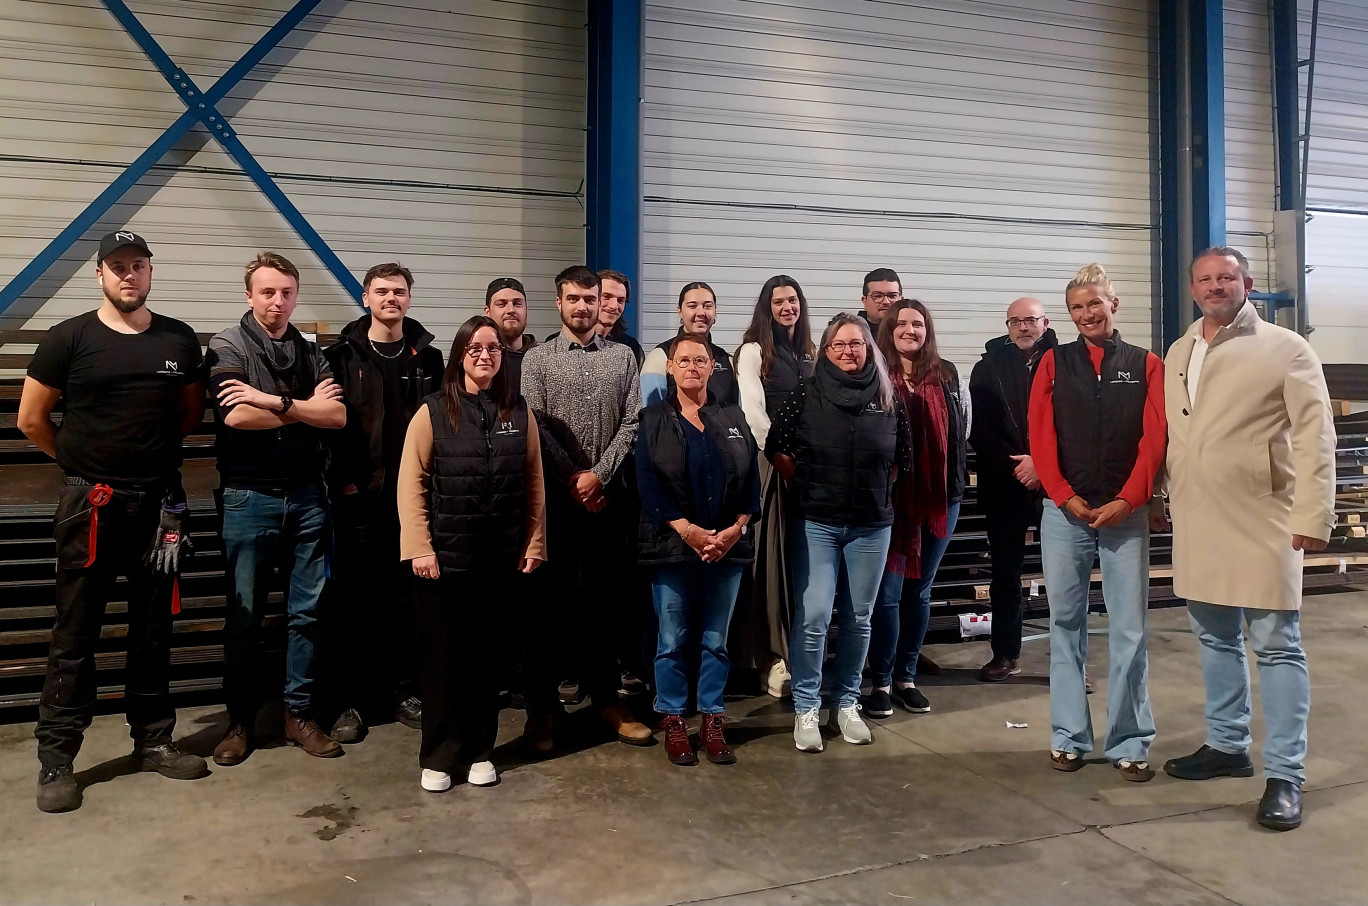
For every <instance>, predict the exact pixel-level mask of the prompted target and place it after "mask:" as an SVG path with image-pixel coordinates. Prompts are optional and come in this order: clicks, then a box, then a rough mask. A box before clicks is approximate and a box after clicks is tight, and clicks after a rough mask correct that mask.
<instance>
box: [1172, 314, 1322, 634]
mask: <svg viewBox="0 0 1368 906" xmlns="http://www.w3.org/2000/svg"><path fill="white" fill-rule="evenodd" d="M1201 329H1202V322H1201V321H1200V320H1199V321H1198V322H1197V323H1195V324H1193V325H1192V329H1191V330H1189V331H1188V332H1187V334H1186V335H1184V336H1183V337H1182V338H1181V339H1180V340H1178V341H1177V342H1176V343H1174V344H1173V346H1172V347H1170V349H1169V352H1168V356H1167V357H1166V358H1165V359H1164V406H1165V410H1166V412H1167V414H1168V429H1169V444H1168V461H1167V473H1168V487H1169V500H1170V510H1171V512H1172V517H1173V588H1174V592H1175V593H1176V594H1177V595H1178V596H1179V597H1182V598H1187V599H1189V600H1192V601H1204V602H1206V603H1208V604H1222V605H1226V606H1229V607H1256V608H1261V609H1265V610H1297V609H1299V608H1300V607H1301V597H1302V554H1301V552H1300V551H1294V550H1292V535H1293V534H1299V535H1306V536H1308V537H1311V538H1320V539H1321V540H1327V539H1329V537H1330V530H1331V529H1332V528H1333V527H1334V525H1335V428H1334V420H1333V416H1332V415H1331V412H1330V395H1329V392H1328V391H1327V390H1326V387H1325V375H1324V373H1323V372H1322V371H1321V364H1320V360H1319V359H1318V358H1317V357H1316V354H1315V353H1314V352H1313V351H1312V350H1311V346H1310V344H1309V343H1307V342H1306V340H1305V339H1303V338H1302V337H1301V336H1299V335H1297V334H1296V333H1293V332H1292V331H1290V330H1286V329H1284V328H1282V327H1278V326H1277V325H1275V324H1270V323H1268V322H1267V321H1264V320H1263V319H1261V318H1260V317H1259V314H1258V312H1257V311H1255V309H1254V306H1253V305H1252V304H1250V303H1248V302H1246V303H1245V305H1244V308H1242V309H1241V310H1240V313H1239V314H1238V315H1236V317H1235V321H1234V322H1233V323H1232V324H1231V325H1230V326H1229V327H1224V328H1222V329H1221V330H1220V331H1218V332H1217V334H1216V336H1214V337H1213V338H1212V340H1211V344H1210V347H1209V348H1208V350H1207V355H1206V360H1205V362H1204V363H1203V365H1202V371H1201V375H1200V377H1199V379H1198V383H1197V399H1196V400H1195V401H1194V400H1191V399H1189V398H1188V385H1187V370H1188V361H1189V359H1190V358H1191V357H1192V348H1193V345H1194V344H1195V338H1196V337H1197V336H1198V335H1199V334H1198V331H1200V330H1201ZM1194 403H1195V405H1194Z"/></svg>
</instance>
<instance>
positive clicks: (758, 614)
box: [736, 274, 816, 698]
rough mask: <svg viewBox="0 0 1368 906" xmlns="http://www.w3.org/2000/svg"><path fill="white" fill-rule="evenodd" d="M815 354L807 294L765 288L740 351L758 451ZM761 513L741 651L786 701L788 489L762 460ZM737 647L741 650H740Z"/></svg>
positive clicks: (739, 371)
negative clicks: (746, 629)
mask: <svg viewBox="0 0 1368 906" xmlns="http://www.w3.org/2000/svg"><path fill="white" fill-rule="evenodd" d="M815 356H816V348H815V347H814V346H813V345H812V334H811V332H810V330H809V328H808V303H807V298H806V297H805V296H804V295H803V288H802V287H801V286H799V285H798V281H797V280H794V279H793V278H792V277H790V276H788V275H787V274H776V275H775V276H773V277H770V278H769V279H768V280H766V281H765V285H764V286H762V287H760V297H759V298H758V299H757V300H756V302H755V312H754V313H753V314H752V315H751V322H750V326H749V327H747V328H746V333H745V335H743V336H742V338H741V347H740V348H739V349H737V350H736V385H737V388H738V390H739V396H740V400H741V409H742V411H743V412H745V414H746V422H747V424H749V425H750V430H751V434H752V435H753V436H754V437H755V444H756V447H757V448H759V449H760V450H764V449H765V440H766V438H767V437H768V436H769V429H770V421H771V420H772V419H773V418H774V414H775V413H776V412H777V411H778V410H779V405H780V404H781V403H783V401H784V399H785V398H786V397H787V396H788V395H789V393H791V392H792V391H793V388H795V387H797V386H798V385H799V384H801V383H802V382H803V381H804V380H806V379H807V378H808V377H809V376H810V375H811V374H812V366H813V361H814V358H815ZM760 486H761V510H760V519H759V520H758V525H759V528H758V531H757V532H756V533H755V567H754V572H753V579H752V585H751V594H750V608H751V610H750V614H749V619H748V620H747V621H746V625H747V628H748V630H749V631H748V632H747V633H746V635H747V638H745V639H741V640H737V641H738V643H739V644H740V645H746V646H747V647H749V649H750V651H749V652H745V651H741V652H740V653H741V654H742V655H743V656H745V654H747V653H748V654H749V655H750V656H749V658H747V660H748V661H750V662H752V665H753V666H754V667H755V668H757V669H759V670H760V675H761V681H762V683H763V685H764V687H765V691H766V692H768V693H769V694H770V695H773V696H774V697H775V698H779V697H781V696H782V695H783V694H784V692H785V686H787V685H788V682H789V671H788V656H789V655H788V650H789V627H790V626H792V625H793V580H792V574H791V572H790V570H789V564H788V552H787V549H786V547H785V542H784V526H785V520H786V519H787V512H788V509H789V507H790V506H791V504H790V503H789V502H788V499H787V498H788V496H789V490H788V482H787V481H785V480H784V478H783V476H781V475H780V474H779V473H778V472H776V471H774V469H773V467H771V465H770V461H769V460H768V459H766V458H765V457H764V456H761V457H760ZM738 647H739V646H738Z"/></svg>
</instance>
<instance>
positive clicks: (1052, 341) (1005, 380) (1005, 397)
mask: <svg viewBox="0 0 1368 906" xmlns="http://www.w3.org/2000/svg"><path fill="white" fill-rule="evenodd" d="M1056 342H1057V341H1056V338H1055V332H1054V330H1053V329H1047V330H1046V331H1045V333H1044V334H1042V335H1041V337H1040V339H1039V340H1037V341H1036V345H1035V347H1034V349H1032V350H1031V353H1030V355H1029V356H1027V355H1023V354H1022V352H1021V350H1020V349H1018V348H1017V346H1016V344H1015V343H1013V342H1012V341H1011V339H1010V338H1009V337H1007V336H1001V337H995V338H994V339H992V340H989V341H988V343H987V344H986V345H985V346H984V350H983V356H982V357H981V358H980V359H979V361H978V363H977V364H975V365H974V370H973V372H971V373H970V375H969V396H970V398H971V399H972V400H973V404H974V427H973V433H972V434H971V435H970V437H969V442H970V443H971V444H972V445H973V447H974V454H975V456H976V457H977V464H978V473H979V478H980V479H981V480H985V481H988V482H989V483H992V482H1016V478H1015V477H1014V475H1013V472H1014V471H1015V469H1016V462H1015V461H1014V460H1013V459H1012V457H1013V456H1027V455H1030V452H1031V437H1030V426H1029V423H1028V420H1027V411H1028V410H1029V408H1030V402H1031V381H1032V379H1033V378H1034V377H1035V369H1036V365H1038V364H1039V363H1040V357H1041V356H1042V355H1044V354H1045V351H1046V350H1048V349H1053V348H1054V347H1055V345H1056Z"/></svg>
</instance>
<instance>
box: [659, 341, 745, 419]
mask: <svg viewBox="0 0 1368 906" xmlns="http://www.w3.org/2000/svg"><path fill="white" fill-rule="evenodd" d="M682 336H684V331H682V330H681V331H680V332H679V333H677V334H675V335H674V336H672V337H670V338H669V339H668V340H666V341H665V342H663V343H657V344H656V349H659V350H660V351H661V352H663V353H665V356H666V357H667V358H668V357H669V355H670V344H671V343H673V342H674V341H675V340H677V339H679V338H680V337H682ZM703 339H704V340H705V341H706V342H707V344H708V348H709V349H711V350H712V357H713V372H712V376H711V377H710V378H708V395H709V396H715V397H717V401H718V402H719V403H725V404H727V405H728V406H739V405H741V390H740V388H738V387H737V386H736V372H734V371H732V361H731V357H730V356H729V355H727V351H726V350H725V349H723V348H722V347H721V346H718V345H717V344H716V343H714V342H713V341H712V334H708V335H707V336H706V337H704V338H703ZM665 394H666V396H669V397H671V398H673V397H674V395H675V385H674V378H672V377H669V376H668V372H667V376H666V378H665Z"/></svg>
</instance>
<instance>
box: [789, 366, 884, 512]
mask: <svg viewBox="0 0 1368 906" xmlns="http://www.w3.org/2000/svg"><path fill="white" fill-rule="evenodd" d="M795 447H796V450H795V453H794V459H795V460H796V461H797V468H796V469H795V471H794V474H793V492H794V498H795V500H796V501H797V504H798V512H799V514H800V515H801V516H802V518H804V519H811V520H812V521H814V522H823V523H826V524H828V525H851V526H866V527H877V526H883V525H892V524H893V476H892V469H893V464H894V463H895V462H896V460H897V455H898V418H897V413H896V412H895V410H894V409H893V408H891V407H890V408H888V409H880V408H879V404H878V401H877V400H875V401H873V402H871V403H870V404H869V405H868V406H866V407H865V408H864V409H863V410H862V411H860V412H859V413H856V414H852V413H850V412H847V411H845V410H844V409H841V408H840V407H838V406H837V405H836V404H835V403H833V402H831V400H829V399H827V398H826V397H825V396H823V395H822V391H821V389H820V388H819V387H818V384H817V379H816V378H815V377H814V378H808V379H807V382H806V388H805V392H804V395H803V411H802V413H800V414H799V416H798V429H797V432H796V434H795Z"/></svg>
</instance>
